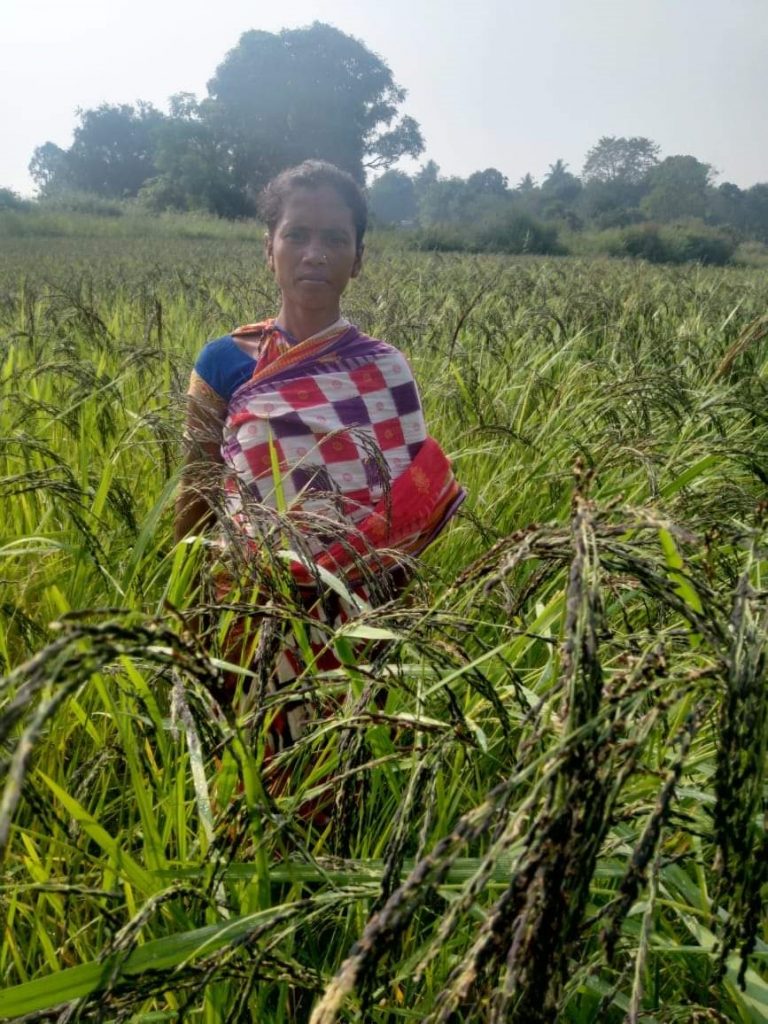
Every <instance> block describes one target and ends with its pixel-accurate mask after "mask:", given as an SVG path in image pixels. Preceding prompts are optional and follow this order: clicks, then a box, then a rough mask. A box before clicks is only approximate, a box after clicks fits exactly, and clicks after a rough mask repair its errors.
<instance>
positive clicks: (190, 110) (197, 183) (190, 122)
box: [139, 93, 254, 217]
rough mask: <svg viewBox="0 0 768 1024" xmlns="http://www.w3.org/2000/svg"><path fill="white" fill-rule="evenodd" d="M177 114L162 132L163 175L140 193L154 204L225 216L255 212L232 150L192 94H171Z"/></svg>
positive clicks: (158, 161) (159, 157)
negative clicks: (234, 164) (240, 181)
mask: <svg viewBox="0 0 768 1024" xmlns="http://www.w3.org/2000/svg"><path fill="white" fill-rule="evenodd" d="M170 108H171V116H170V117H169V118H167V119H166V121H165V122H164V124H163V125H162V126H161V127H160V129H159V130H158V132H157V134H156V149H155V165H156V167H157V171H158V175H157V177H155V178H153V179H151V180H150V181H149V182H147V183H146V184H145V186H144V187H143V188H142V190H141V192H140V194H139V197H140V199H141V201H142V202H143V203H144V204H145V205H147V206H149V207H150V208H152V209H159V210H163V209H179V210H193V209H200V210H206V211H208V212H209V213H215V214H217V215H218V216H220V217H241V216H246V215H248V214H252V213H253V212H254V208H253V203H252V201H250V199H249V197H248V196H247V195H246V194H245V192H244V191H243V189H242V188H241V187H240V186H239V184H238V182H237V181H236V180H235V178H234V175H233V173H232V159H231V153H230V152H229V149H228V147H227V144H226V141H225V140H224V139H222V138H221V137H220V136H217V133H216V131H215V127H214V125H212V124H211V123H210V121H209V120H207V119H205V118H204V116H203V109H202V106H201V104H199V103H198V102H197V101H196V99H195V97H194V96H193V95H192V94H191V93H179V94H177V95H175V96H172V97H171V101H170Z"/></svg>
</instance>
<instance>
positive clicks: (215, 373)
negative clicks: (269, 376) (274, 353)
mask: <svg viewBox="0 0 768 1024" xmlns="http://www.w3.org/2000/svg"><path fill="white" fill-rule="evenodd" d="M255 366H256V362H255V360H254V359H253V357H252V356H250V355H249V354H248V353H247V352H244V351H243V348H242V347H241V345H238V343H237V341H236V340H235V338H234V337H233V336H232V335H231V334H224V335H222V336H221V337H220V338H214V339H213V341H209V342H208V343H207V344H206V345H204V346H203V348H202V350H201V352H200V354H199V355H198V357H197V359H196V360H195V372H196V373H197V374H198V376H200V377H202V379H203V380H204V381H205V382H206V384H208V385H209V386H210V387H212V388H213V390H214V391H216V392H217V394H219V395H221V397H222V398H225V399H227V401H229V399H230V398H231V397H232V395H233V394H234V392H235V391H236V390H237V388H239V387H240V385H241V384H244V383H245V381H246V380H248V378H249V377H250V376H251V375H252V373H253V371H254V368H255Z"/></svg>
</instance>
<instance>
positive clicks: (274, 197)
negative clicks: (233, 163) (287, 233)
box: [258, 160, 368, 251]
mask: <svg viewBox="0 0 768 1024" xmlns="http://www.w3.org/2000/svg"><path fill="white" fill-rule="evenodd" d="M326 185H327V186H328V187H329V188H332V189H334V190H335V191H336V192H337V193H338V195H339V198H340V199H341V200H342V202H344V203H345V204H346V206H348V207H349V211H350V213H351V214H352V220H353V222H354V225H355V243H356V245H357V248H358V251H359V250H360V249H361V248H362V245H363V235H364V234H365V229H366V227H367V225H368V204H367V203H366V201H365V196H364V195H363V190H362V189H361V188H360V186H359V185H358V184H357V182H356V181H355V179H354V178H353V177H352V175H351V174H347V172H346V171H342V170H341V168H339V167H337V166H336V165H335V164H330V163H328V162H327V161H326V160H305V161H304V163H303V164H297V165H296V167H288V168H286V169H285V170H284V171H281V172H280V173H279V174H278V175H277V176H276V177H274V178H273V179H272V181H270V182H269V184H268V185H266V186H265V187H264V189H263V190H262V192H261V195H260V196H259V199H258V209H259V216H260V217H261V219H262V220H263V221H264V223H265V224H266V225H267V231H268V232H269V234H270V236H271V235H273V234H274V233H275V228H276V227H277V225H278V222H279V220H280V218H281V217H282V215H283V209H284V208H285V203H286V200H287V199H288V196H289V195H290V194H291V192H293V190H294V189H297V188H323V186H326Z"/></svg>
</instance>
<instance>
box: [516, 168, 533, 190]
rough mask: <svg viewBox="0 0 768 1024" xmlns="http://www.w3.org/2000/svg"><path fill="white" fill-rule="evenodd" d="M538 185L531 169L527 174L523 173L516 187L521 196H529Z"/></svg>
mask: <svg viewBox="0 0 768 1024" xmlns="http://www.w3.org/2000/svg"><path fill="white" fill-rule="evenodd" d="M537 187H538V186H537V185H536V182H535V181H534V179H533V176H532V175H531V173H530V171H529V172H528V173H527V174H524V175H523V177H522V178H521V179H520V181H518V183H517V188H516V189H515V191H516V192H519V193H520V195H521V196H527V195H530V194H531V193H532V192H535V191H536V189H537Z"/></svg>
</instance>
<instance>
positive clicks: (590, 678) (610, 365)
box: [0, 237, 768, 1024]
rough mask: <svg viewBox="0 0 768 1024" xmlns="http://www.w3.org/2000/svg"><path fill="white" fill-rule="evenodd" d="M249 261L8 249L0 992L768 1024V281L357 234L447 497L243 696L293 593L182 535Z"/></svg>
mask: <svg viewBox="0 0 768 1024" xmlns="http://www.w3.org/2000/svg"><path fill="white" fill-rule="evenodd" d="M260 251H261V250H260V242H259V240H258V239H257V238H254V241H253V243H251V242H249V241H246V240H241V239H231V240H228V241H227V240H216V239H208V240H192V239H183V238H175V239H162V238H153V239H151V240H150V241H149V242H147V241H142V240H140V239H131V238H123V239H118V238H108V237H104V238H92V239H76V238H50V239H43V238H26V239H17V240H14V241H12V242H9V243H7V244H5V245H4V246H3V248H2V250H0V673H2V680H1V682H0V740H1V741H2V747H1V748H0V749H1V755H0V756H2V763H3V770H2V796H1V797H0V855H1V860H0V863H2V875H1V876H0V915H1V916H2V928H3V941H2V944H1V945H0V989H1V991H0V1018H3V1019H13V1020H25V1021H38V1020H40V1021H42V1020H54V1021H61V1022H65V1021H137V1022H138V1021H147V1022H149V1021H191V1022H201V1024H203V1022H204V1024H225V1022H226V1024H234V1022H239V1021H250V1020H253V1021H260V1022H261V1021H263V1022H270V1024H271V1022H288V1021H301V1020H309V1019H310V1017H311V1020H312V1022H313V1024H330V1022H332V1021H344V1022H352V1021H355V1022H377V1024H379V1022H390V1021H392V1022H397V1021H424V1022H430V1024H437V1022H446V1024H447V1022H451V1024H453V1022H459V1021H472V1022H486V1021H488V1022H493V1024H497V1022H502V1021H511V1022H515V1024H531V1022H532V1024H536V1022H550V1021H565V1022H573V1024H587V1022H597V1024H602V1022H607V1024H611V1022H614V1021H615V1022H617V1024H620V1022H624V1021H627V1022H644V1024H665V1022H669V1024H672V1022H680V1024H682V1022H694V1021H695V1022H704V1021H708V1022H709V1021H715V1022H716V1021H739V1022H768V928H767V924H766V914H765V909H766V892H767V890H768V832H767V831H766V817H765V816H766V771H765V769H766V742H767V741H768V701H766V683H765V675H766V673H765V669H766V664H765V659H766V637H767V636H768V600H767V598H768V589H766V578H765V577H766V569H768V562H767V561H766V540H767V537H766V526H767V523H768V519H767V517H768V501H766V498H767V496H768V495H767V492H766V483H767V482H768V312H767V311H768V279H766V277H765V275H764V274H763V273H762V272H760V271H757V270H747V269H739V268H727V269H717V270H714V269H705V268H700V267H696V266H689V267H683V268H675V269H658V268H651V267H648V266H646V265H643V264H633V263H624V262H618V261H586V260H584V261H582V260H575V259H550V260H536V259H533V258H528V259H522V258H521V259H507V258H501V257H469V256H451V255H430V254H424V253H422V254H418V253H401V252H398V251H397V250H396V249H395V248H393V247H391V246H387V247H381V248H378V249H377V246H376V241H375V238H374V241H373V245H372V250H371V252H370V254H369V258H368V264H367V267H366V269H365V271H364V274H363V276H362V277H361V278H360V279H359V280H357V281H356V282H354V283H353V285H352V287H351V289H350V291H349V293H348V296H347V301H346V304H345V312H346V314H347V315H348V316H349V317H350V319H353V320H354V321H355V322H357V323H358V324H359V326H360V327H361V328H362V329H363V330H365V331H367V332H368V333H371V334H373V335H376V336H378V337H382V338H385V339H386V340H388V341H390V342H392V343H393V344H396V345H398V347H400V348H402V349H403V350H404V351H405V352H406V354H407V355H408V357H409V359H410V361H411V363H412V365H413V368H414V372H415V376H416V378H417V380H418V381H419V383H420V386H421V391H422V398H423V402H424V406H425V413H426V418H427V423H428V425H429V426H430V429H431V431H432V433H433V434H434V435H435V436H436V437H437V438H438V439H439V440H440V441H441V443H442V444H443V446H444V447H445V449H446V450H447V451H448V452H449V454H450V455H451V457H452V459H453V460H454V466H455V470H456V473H457V475H458V476H459V478H460V480H461V482H462V483H463V485H464V486H465V487H466V489H467V490H468V492H469V497H468V499H467V501H466V502H465V505H464V507H463V510H462V512H461V513H460V515H459V517H458V518H457V519H456V520H455V521H454V523H453V525H452V526H451V528H450V529H449V530H448V531H446V532H445V533H444V534H443V535H442V536H441V537H440V538H439V540H438V541H437V543H436V544H435V545H434V546H433V547H432V548H431V549H430V550H429V552H428V553H427V555H426V556H425V558H424V561H423V563H422V565H421V566H420V568H419V572H418V575H417V578H416V579H415V580H414V582H413V583H412V584H411V586H410V587H409V589H408V591H407V592H406V594H405V595H404V596H403V597H401V598H400V599H398V600H397V601H394V602H390V603H388V604H385V605H383V606H381V607H379V608H374V609H363V610H362V611H361V614H360V616H359V618H357V619H356V620H354V621H353V622H352V623H349V624H347V625H345V626H344V627H341V628H340V629H339V630H337V631H336V632H333V631H330V630H329V632H328V636H327V639H326V642H327V645H328V648H329V649H330V650H333V651H334V652H335V654H336V655H337V657H338V660H339V661H340V662H341V663H342V665H343V668H341V669H337V670H333V671H330V672H328V671H326V672H321V671H320V670H319V669H318V668H317V667H313V666H312V665H310V666H309V667H308V668H307V670H306V671H305V672H304V674H303V675H302V676H301V677H300V678H299V679H298V680H297V681H296V683H295V684H294V686H293V687H292V688H291V691H290V692H288V693H284V692H283V693H281V694H279V695H272V696H270V697H266V696H264V694H265V689H264V680H265V679H266V678H267V677H268V675H269V671H270V666H271V665H272V663H273V661H274V659H275V657H276V655H277V652H278V651H279V648H280V641H281V637H283V636H285V635H286V634H287V633H290V632H292V631H293V632H294V633H295V634H296V635H300V634H301V631H302V629H303V628H304V622H303V617H304V612H303V611H302V608H301V605H300V604H299V602H297V600H295V598H294V597H293V595H292V592H291V589H290V587H289V586H287V585H286V584H285V581H284V580H282V579H281V578H280V574H279V573H273V574H271V575H270V577H269V578H268V579H267V578H259V579H254V578H252V576H249V575H248V573H247V572H243V573H242V575H241V578H240V580H239V584H238V588H237V589H236V591H235V593H234V595H233V598H232V600H231V601H230V602H229V603H227V604H226V605H223V604H222V603H221V602H220V601H217V600H216V598H215V595H214V593H213V590H212V584H211V574H212V573H211V566H210V556H209V554H208V551H207V549H206V548H205V546H203V545H202V544H201V542H200V541H199V540H198V541H193V542H190V543H183V544H180V545H177V546H174V544H173V540H172V533H171V522H172V514H173V500H174V492H175V488H176V484H177V481H178V474H179V464H180V444H179V439H180V430H181V422H182V409H183V393H184V390H185V388H186V380H187V377H188V374H189V370H190V368H191V365H192V362H193V359H194V356H195V354H196V352H197V351H198V349H199V348H200V347H201V345H202V344H203V342H204V341H205V340H207V339H209V338H213V337H216V336H218V335H221V334H223V333H226V332H227V331H229V330H230V329H231V328H232V327H234V326H235V325H237V324H240V323H243V322H247V321H251V320H256V319H259V318H261V317H263V316H267V315H271V314H272V313H273V312H274V310H275V308H276V294H275V291H274V288H273V285H272V281H271V278H270V277H269V276H268V274H267V272H266V270H265V269H264V268H263V266H262V261H261V258H260ZM243 616H250V629H251V638H252V641H253V644H254V649H255V652H256V657H255V659H254V661H253V662H252V663H250V664H249V665H247V666H237V665H232V664H231V663H230V661H229V660H228V654H227V646H226V643H225V639H226V637H227V634H228V631H229V629H230V626H231V624H232V621H233V620H234V619H235V618H242V617H243ZM365 641H368V642H369V643H368V646H367V647H366V648H365V650H364V652H363V655H362V656H354V651H355V650H359V649H360V646H361V644H363V643H364V642H365ZM233 671H234V672H236V673H237V674H238V677H239V678H240V680H241V683H240V689H241V691H242V694H243V695H244V694H246V692H247V693H249V694H250V695H251V696H250V698H249V699H245V697H243V699H242V700H241V701H240V702H239V703H237V704H236V706H235V707H234V708H233V707H231V706H229V704H228V703H227V702H226V701H224V700H223V699H222V694H223V690H224V676H225V674H226V673H228V672H230V673H231V672H233ZM297 692H298V693H300V694H302V695H308V697H309V699H310V700H311V701H313V702H314V703H315V704H316V705H317V706H321V705H322V706H324V707H325V708H326V710H327V706H328V702H329V700H333V701H335V704H336V709H335V711H334V713H333V714H332V715H330V716H328V715H327V714H323V715H320V714H318V715H317V716H316V717H315V718H314V719H313V721H312V723H311V726H310V728H309V730H308V732H307V734H306V735H305V736H303V737H302V739H301V740H300V741H299V742H298V743H297V744H296V745H295V746H293V747H291V748H289V749H288V750H286V751H284V752H283V753H281V754H280V755H279V756H278V757H276V758H273V759H267V758H266V757H265V737H266V733H267V730H268V728H269V723H270V721H271V719H272V717H273V716H274V714H275V713H276V711H277V710H279V706H280V703H281V702H283V701H286V700H288V699H290V698H291V697H294V698H295V696H296V693H297ZM254 695H255V696H254ZM260 695H261V696H260ZM317 807H321V808H323V814H322V815H319V814H317V813H313V812H312V811H311V808H317ZM308 808H309V809H310V810H308Z"/></svg>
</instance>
